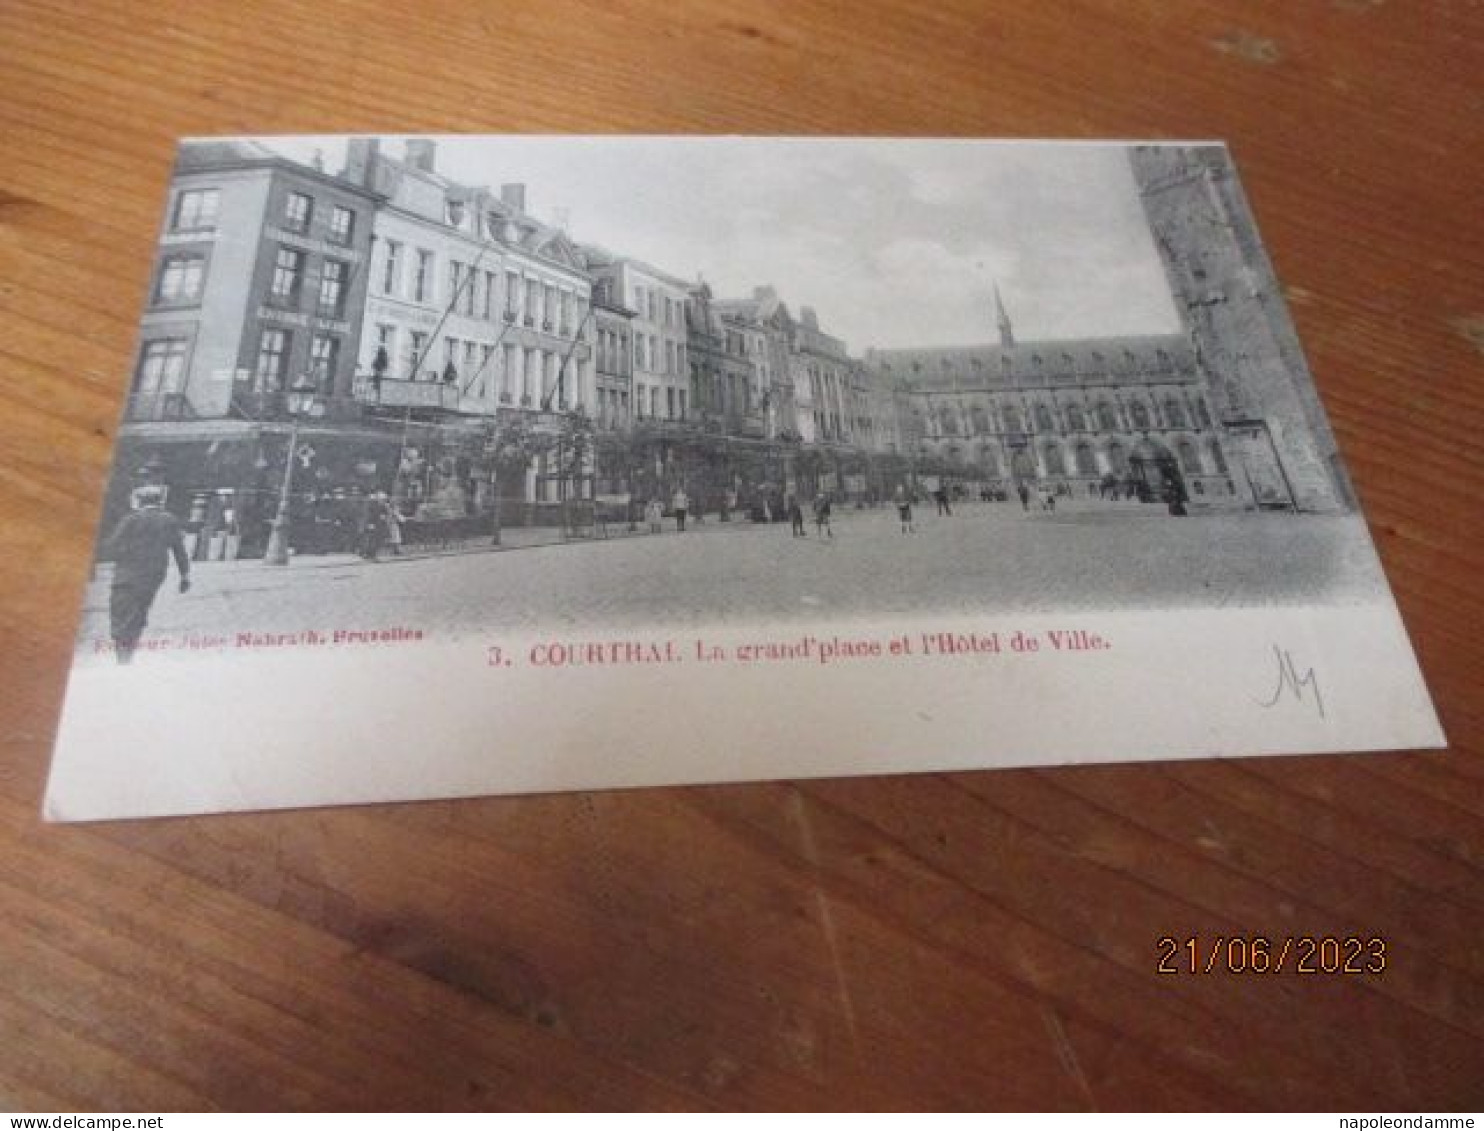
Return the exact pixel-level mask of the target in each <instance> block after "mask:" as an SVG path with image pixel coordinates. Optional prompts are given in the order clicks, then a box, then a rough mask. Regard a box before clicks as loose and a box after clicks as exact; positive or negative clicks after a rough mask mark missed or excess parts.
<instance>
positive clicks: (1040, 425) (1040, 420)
mask: <svg viewBox="0 0 1484 1131" xmlns="http://www.w3.org/2000/svg"><path fill="white" fill-rule="evenodd" d="M1055 428H1056V425H1055V424H1053V423H1052V422H1051V410H1050V409H1049V408H1047V407H1046V406H1045V405H1043V404H1038V405H1037V406H1036V431H1037V432H1051V431H1053V430H1054V429H1055Z"/></svg>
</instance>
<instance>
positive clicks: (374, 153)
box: [345, 139, 597, 416]
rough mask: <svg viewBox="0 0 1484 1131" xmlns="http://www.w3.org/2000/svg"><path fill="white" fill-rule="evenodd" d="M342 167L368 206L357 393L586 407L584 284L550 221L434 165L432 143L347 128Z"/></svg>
mask: <svg viewBox="0 0 1484 1131" xmlns="http://www.w3.org/2000/svg"><path fill="white" fill-rule="evenodd" d="M345 176H346V178H348V179H350V180H352V181H354V182H355V183H361V184H365V185H366V186H367V187H368V188H371V189H373V190H374V191H375V192H377V193H378V195H380V196H381V197H382V198H384V203H383V205H382V207H381V208H380V209H379V210H378V211H377V213H376V221H375V232H374V236H375V248H374V252H373V255H372V259H371V265H370V275H371V282H370V287H369V289H368V294H367V300H366V316H365V320H364V328H363V332H362V336H361V342H360V351H359V359H360V360H359V366H358V373H359V374H360V378H361V379H360V381H359V382H358V384H357V396H358V397H359V398H360V399H361V400H362V401H363V402H364V403H366V404H367V405H369V406H375V407H381V408H390V409H398V408H415V409H427V408H433V409H441V410H445V411H450V412H458V413H463V414H466V415H484V416H492V415H495V414H496V413H497V412H498V411H499V410H500V409H502V408H507V409H510V410H521V411H526V412H544V413H551V412H555V413H563V412H569V411H572V410H573V409H575V408H577V407H579V406H581V407H582V408H583V409H584V410H585V411H587V412H588V413H589V414H591V413H593V412H594V411H595V410H596V401H597V380H596V369H595V357H594V354H595V350H594V343H595V341H596V330H595V327H594V326H593V325H592V318H591V317H590V312H591V300H592V284H591V280H590V279H589V277H588V274H587V272H586V269H585V265H584V263H583V260H582V256H581V254H580V253H579V252H578V250H577V248H576V247H575V245H573V244H572V242H571V241H570V240H568V239H567V237H566V236H565V234H563V233H562V232H561V231H560V230H558V229H556V228H553V227H551V226H549V225H547V224H544V223H542V222H541V221H539V220H537V219H535V218H534V217H533V216H531V215H530V214H529V213H528V212H527V211H526V201H525V186H524V185H521V184H507V185H503V186H501V188H500V190H499V192H498V193H496V192H493V191H492V190H490V189H488V188H484V187H479V186H469V185H463V184H459V183H457V182H455V181H453V180H450V179H449V178H447V177H445V176H443V175H441V174H440V173H438V171H437V168H436V149H435V143H433V142H431V141H411V142H408V143H407V151H406V153H405V155H404V156H403V157H401V158H397V157H393V156H391V155H390V154H387V153H384V152H382V150H381V145H380V142H379V141H377V140H375V139H356V140H354V141H352V142H351V144H350V147H349V151H348V155H347V165H346V171H345Z"/></svg>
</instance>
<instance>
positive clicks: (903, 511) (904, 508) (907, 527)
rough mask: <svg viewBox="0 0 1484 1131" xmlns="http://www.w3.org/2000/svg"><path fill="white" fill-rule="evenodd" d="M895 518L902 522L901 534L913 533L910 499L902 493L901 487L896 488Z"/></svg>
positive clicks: (904, 492) (905, 493)
mask: <svg viewBox="0 0 1484 1131" xmlns="http://www.w3.org/2000/svg"><path fill="white" fill-rule="evenodd" d="M896 505H897V517H898V518H899V519H900V520H901V522H902V533H903V534H911V533H913V526H912V497H911V496H910V495H908V494H907V492H906V491H904V490H903V489H902V488H901V486H900V485H899V486H898V487H897V495H896Z"/></svg>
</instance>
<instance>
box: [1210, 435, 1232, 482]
mask: <svg viewBox="0 0 1484 1131" xmlns="http://www.w3.org/2000/svg"><path fill="white" fill-rule="evenodd" d="M1206 450H1207V451H1208V452H1210V453H1211V466H1212V467H1214V468H1215V469H1216V470H1217V471H1219V472H1220V473H1221V474H1222V475H1225V474H1226V473H1227V470H1226V453H1225V452H1223V451H1222V450H1221V445H1220V444H1218V443H1217V442H1216V441H1215V440H1212V441H1211V442H1210V443H1209V444H1208V445H1207V446H1206Z"/></svg>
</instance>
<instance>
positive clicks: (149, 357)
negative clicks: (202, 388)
mask: <svg viewBox="0 0 1484 1131" xmlns="http://www.w3.org/2000/svg"><path fill="white" fill-rule="evenodd" d="M185 360H186V340H185V339H184V338H156V339H155V340H154V341H152V342H146V343H145V345H144V350H143V352H141V353H140V355H139V372H138V373H137V374H135V377H134V391H135V392H136V393H178V392H180V391H181V389H183V388H184V387H185Z"/></svg>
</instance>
